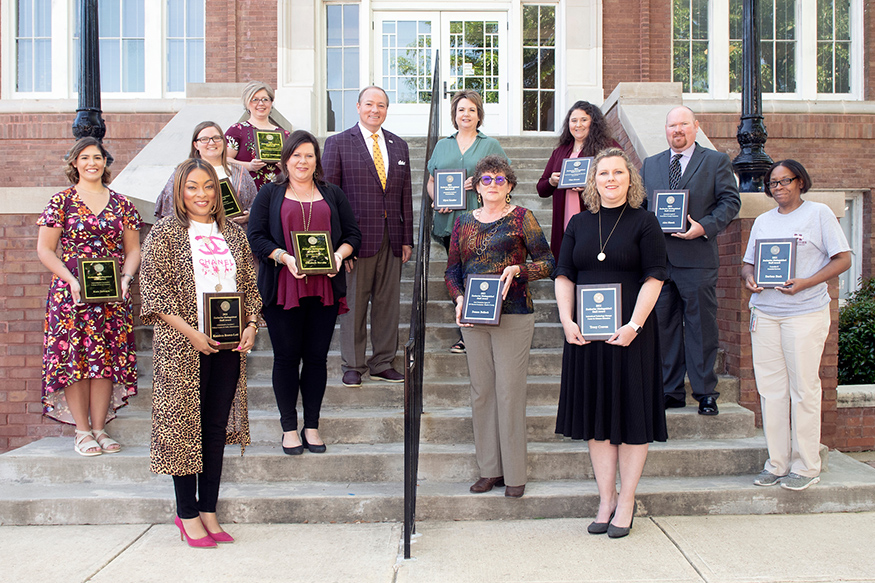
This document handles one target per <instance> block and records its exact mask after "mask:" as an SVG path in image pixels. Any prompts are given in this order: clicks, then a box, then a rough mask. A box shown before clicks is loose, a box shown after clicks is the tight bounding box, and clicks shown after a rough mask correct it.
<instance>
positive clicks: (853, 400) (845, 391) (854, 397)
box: [836, 385, 875, 409]
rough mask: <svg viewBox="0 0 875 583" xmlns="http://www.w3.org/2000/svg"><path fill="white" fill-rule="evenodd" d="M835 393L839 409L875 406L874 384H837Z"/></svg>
mask: <svg viewBox="0 0 875 583" xmlns="http://www.w3.org/2000/svg"><path fill="white" fill-rule="evenodd" d="M836 393H837V397H836V407H838V408H839V409H850V408H852V407H853V408H856V407H875V385H839V387H838V388H837V389H836Z"/></svg>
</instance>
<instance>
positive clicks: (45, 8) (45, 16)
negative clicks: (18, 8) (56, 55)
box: [19, 0, 52, 37]
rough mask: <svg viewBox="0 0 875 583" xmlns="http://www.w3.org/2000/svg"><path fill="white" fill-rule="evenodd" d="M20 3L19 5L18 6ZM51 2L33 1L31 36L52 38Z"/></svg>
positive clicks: (49, 0)
mask: <svg viewBox="0 0 875 583" xmlns="http://www.w3.org/2000/svg"><path fill="white" fill-rule="evenodd" d="M20 4H21V3H19V5H20ZM51 8H52V2H51V0H34V9H33V35H34V36H43V37H49V36H52V12H51Z"/></svg>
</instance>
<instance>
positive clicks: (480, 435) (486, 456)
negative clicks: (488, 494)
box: [462, 314, 535, 486]
mask: <svg viewBox="0 0 875 583" xmlns="http://www.w3.org/2000/svg"><path fill="white" fill-rule="evenodd" d="M534 332H535V315H534V314H503V315H502V316H501V324H500V325H498V326H474V327H473V328H462V338H463V339H464V340H465V352H466V353H467V356H468V374H469V375H470V377H471V412H472V418H473V422H474V447H475V449H476V452H477V465H478V466H480V476H481V477H483V478H495V477H498V476H504V482H505V484H507V485H508V486H522V485H523V484H525V483H526V464H527V460H526V376H527V373H528V368H529V352H530V350H531V348H532V335H533V334H534Z"/></svg>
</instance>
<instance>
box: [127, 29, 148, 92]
mask: <svg viewBox="0 0 875 583" xmlns="http://www.w3.org/2000/svg"><path fill="white" fill-rule="evenodd" d="M144 44H145V43H144V41H142V40H124V41H122V66H123V76H124V82H123V84H122V91H126V92H141V91H145V89H146V55H145V47H144Z"/></svg>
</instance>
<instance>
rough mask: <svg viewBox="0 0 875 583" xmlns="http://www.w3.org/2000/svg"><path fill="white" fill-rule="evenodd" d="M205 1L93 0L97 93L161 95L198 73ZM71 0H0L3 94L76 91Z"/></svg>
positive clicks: (67, 95)
mask: <svg viewBox="0 0 875 583" xmlns="http://www.w3.org/2000/svg"><path fill="white" fill-rule="evenodd" d="M204 1H205V0H100V2H99V4H98V18H99V31H100V83H101V93H102V94H103V96H104V97H121V98H125V97H135V98H161V97H164V96H166V95H168V94H171V95H174V94H175V95H179V94H183V93H184V91H185V83H186V82H203V80H204V77H205V58H204V50H205V48H204V40H205V33H204V28H205V7H204ZM79 10H80V3H79V1H78V0H0V56H2V66H0V82H2V94H3V97H4V99H17V98H18V99H33V98H39V99H72V98H75V97H76V93H77V91H78V70H79V38H78V37H79Z"/></svg>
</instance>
